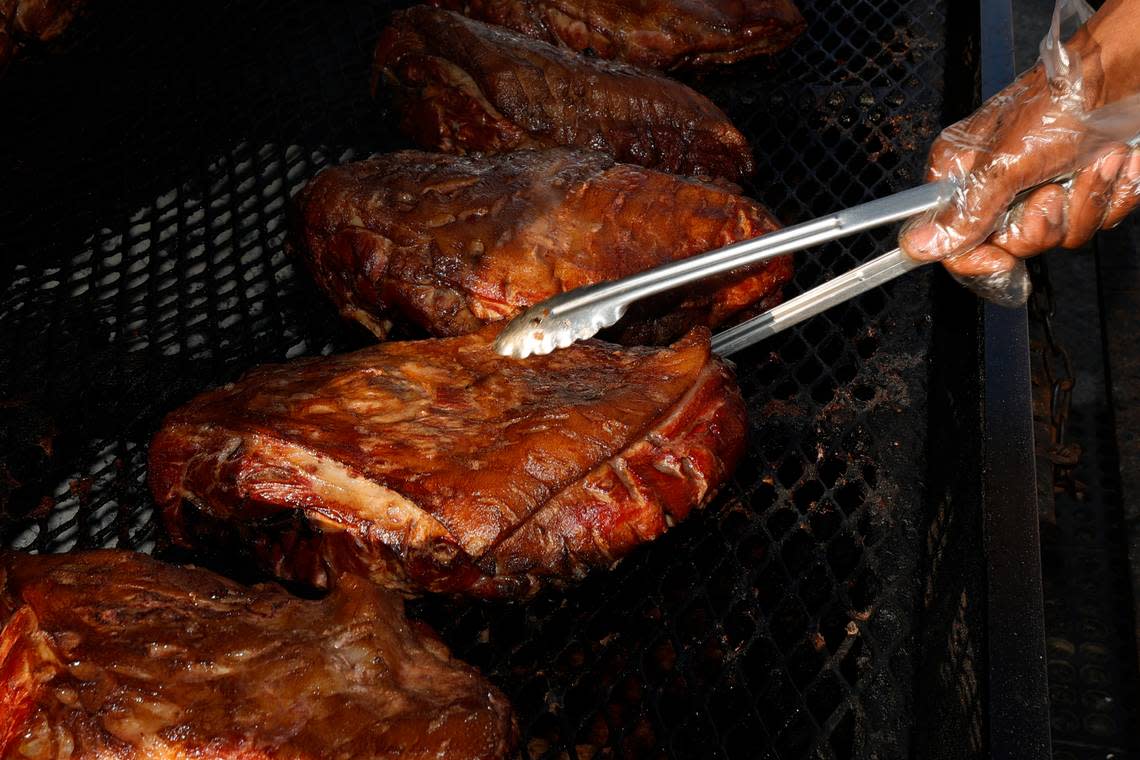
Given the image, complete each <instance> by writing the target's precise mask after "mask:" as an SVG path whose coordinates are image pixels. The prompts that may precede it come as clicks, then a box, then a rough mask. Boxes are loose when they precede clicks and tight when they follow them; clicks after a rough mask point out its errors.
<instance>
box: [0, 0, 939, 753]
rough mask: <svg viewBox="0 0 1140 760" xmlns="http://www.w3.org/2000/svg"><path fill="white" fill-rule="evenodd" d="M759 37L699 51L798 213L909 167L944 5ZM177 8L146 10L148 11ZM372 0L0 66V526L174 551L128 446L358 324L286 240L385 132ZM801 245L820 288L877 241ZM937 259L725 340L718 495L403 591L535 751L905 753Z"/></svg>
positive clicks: (97, 30) (194, 22)
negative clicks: (735, 404)
mask: <svg viewBox="0 0 1140 760" xmlns="http://www.w3.org/2000/svg"><path fill="white" fill-rule="evenodd" d="M804 5H805V8H804V11H805V15H806V16H807V17H808V18H809V21H810V28H809V31H808V34H807V35H806V36H805V38H803V39H802V40H800V42H799V43H798V44H797V45H796V46H795V48H794V49H793V50H791V51H789V52H787V53H785V54H783V55H781V56H779V57H778V58H776V59H773V60H770V61H757V62H753V63H749V64H746V65H742V66H738V67H735V68H731V69H724V70H717V71H715V72H709V73H705V74H700V75H695V76H693V77H692V79H691V81H692V83H693V84H694V86H696V87H697V88H699V89H701V90H703V91H705V92H706V93H708V94H709V95H710V96H711V97H713V99H714V100H716V101H717V102H718V103H720V104H721V105H723V106H724V107H725V108H726V110H727V111H728V112H729V114H730V115H731V116H732V118H733V119H734V120H735V121H736V123H737V124H738V125H739V126H740V128H741V129H742V131H744V132H745V133H746V134H748V135H749V136H750V138H751V139H752V142H753V145H754V148H755V152H756V157H757V164H758V167H759V169H758V171H757V174H756V178H755V181H754V182H753V183H752V185H751V186H750V187H748V188H747V190H748V192H749V193H750V194H751V195H753V196H754V197H757V198H760V199H761V200H763V201H765V202H766V203H768V204H769V205H770V206H771V207H772V208H773V209H774V210H775V211H776V212H777V214H778V215H779V216H780V217H781V218H783V219H784V220H787V221H793V220H803V219H806V218H809V217H811V216H813V215H817V214H820V213H824V212H828V211H832V210H834V209H835V208H837V207H839V206H841V205H845V204H851V203H855V202H858V201H861V200H865V199H869V198H871V197H876V196H881V195H884V194H886V193H889V192H891V191H893V190H897V189H901V188H903V187H905V186H908V185H910V184H912V183H914V182H916V181H917V179H918V178H919V175H920V171H921V167H922V155H923V153H924V152H925V147H926V145H928V144H929V142H930V140H931V139H932V138H933V136H934V133H935V131H936V124H937V122H938V120H939V118H940V115H941V113H942V109H943V103H942V95H941V92H942V81H943V70H942V65H943V52H944V50H945V47H946V39H945V38H946V30H945V25H946V19H945V17H944V12H943V10H942V8H941V6H939V5H938V4H937V3H935V2H933V1H932V0H925V1H915V2H904V1H903V0H860V1H859V2H840V1H839V0H832V1H830V2H824V1H823V0H820V2H814V3H804ZM159 6H161V7H159ZM385 12H386V8H385V4H384V3H380V2H355V3H351V2H344V3H332V4H322V5H321V6H320V7H317V6H314V5H313V4H310V3H299V2H287V3H270V2H256V1H250V2H241V3H205V4H200V3H199V4H193V5H190V6H186V5H183V6H181V7H179V6H178V4H176V5H175V6H168V5H167V4H152V3H145V2H142V0H128V1H127V2H123V3H104V4H100V5H98V6H97V7H96V8H95V9H94V10H93V12H92V14H91V15H90V17H89V18H88V19H86V20H85V22H84V25H82V26H81V27H80V28H78V29H77V30H75V34H74V35H73V37H72V42H71V44H70V47H69V49H68V50H67V51H66V52H65V54H63V55H61V56H59V57H55V58H41V59H30V60H26V61H24V62H23V63H22V64H21V66H20V67H19V68H17V69H15V70H14V71H13V72H11V74H10V76H9V77H8V79H7V80H5V81H2V82H0V102H3V103H5V104H8V105H13V106H18V107H15V108H6V113H5V115H4V118H3V119H2V120H0V134H2V135H3V138H4V139H3V140H2V141H0V164H2V165H5V166H10V167H11V170H10V171H9V172H8V176H7V178H6V182H5V184H4V186H3V187H2V188H0V258H2V261H3V267H4V269H2V270H0V272H2V273H3V274H4V281H3V291H2V294H0V376H2V378H3V379H2V380H0V447H2V449H3V451H2V452H0V457H2V458H0V499H2V500H3V504H0V506H3V507H4V509H5V517H4V519H3V522H2V524H0V533H2V535H0V538H2V539H3V542H4V543H5V544H6V545H9V546H16V547H21V548H30V549H34V550H39V551H64V550H69V549H72V548H84V547H93V546H104V545H118V546H126V547H139V548H143V549H144V550H151V549H152V548H154V547H155V545H156V542H157V545H158V547H159V548H161V547H162V536H161V531H160V529H159V528H158V526H157V525H156V523H155V522H154V520H153V516H152V513H151V503H150V501H149V497H148V495H147V493H146V488H145V459H146V444H147V441H148V439H149V437H150V435H151V434H152V433H153V431H154V429H155V428H156V426H157V425H158V423H159V421H160V420H161V416H162V414H163V413H165V412H166V411H167V410H169V409H170V408H172V407H173V406H175V405H176V404H178V403H180V402H182V401H184V400H185V399H187V398H189V397H190V396H191V395H192V394H194V393H196V392H198V391H199V390H202V389H203V388H206V387H208V386H211V385H214V384H217V383H219V382H222V381H224V380H227V379H231V378H232V377H234V376H235V375H236V374H238V373H240V372H241V371H243V370H245V369H247V368H249V367H251V366H253V365H255V364H258V363H261V362H264V361H271V360H282V359H285V358H287V357H293V356H298V355H303V354H313V353H321V352H323V353H327V352H331V351H334V350H343V349H346V348H351V347H353V346H356V345H360V344H361V342H362V341H364V340H365V338H364V336H363V335H362V334H361V333H360V332H358V331H356V330H354V329H353V328H351V327H349V326H346V325H344V324H342V323H341V322H340V321H339V320H338V319H337V318H336V316H335V314H334V313H333V311H332V309H331V308H330V307H329V306H328V305H327V304H326V303H325V302H324V300H323V299H322V297H321V296H320V295H319V294H318V293H317V292H316V291H315V290H314V288H313V287H312V286H311V285H310V283H309V282H308V281H307V279H306V278H305V277H304V276H303V273H300V272H298V271H297V270H296V269H295V268H294V265H293V264H292V263H291V262H290V261H289V260H288V259H287V258H286V257H285V255H284V253H283V252H282V247H281V241H282V239H283V236H284V225H285V214H286V209H287V204H288V199H289V197H290V195H291V194H292V193H293V192H294V191H295V190H296V189H297V187H299V186H300V184H301V183H303V182H304V181H305V180H306V179H307V178H308V177H310V176H312V174H314V173H315V172H316V171H317V170H318V169H319V168H320V167H322V166H324V165H327V164H330V163H336V162H340V161H345V160H349V159H352V158H354V157H361V156H364V155H367V154H368V153H370V152H373V151H377V150H384V149H391V148H394V147H397V146H403V145H404V143H403V141H402V140H401V138H399V137H398V136H396V135H395V134H394V133H393V131H392V125H393V119H392V118H391V116H390V115H389V114H386V113H385V109H384V106H383V105H382V104H376V103H373V102H372V101H371V100H370V99H369V98H368V95H367V83H368V63H369V57H370V51H371V45H372V41H373V39H374V37H375V35H376V33H377V31H378V30H379V29H380V28H381V26H382V23H383V16H384V13H385ZM888 243H889V237H888V236H887V235H886V234H874V235H873V234H864V235H861V236H859V237H857V238H854V239H852V240H849V241H846V243H845V244H843V245H832V246H829V247H827V248H825V249H822V250H820V251H815V252H812V253H810V254H807V255H804V256H802V257H801V259H800V261H799V262H798V274H797V277H796V282H795V288H804V287H809V286H811V285H813V284H815V283H816V282H818V281H819V280H820V279H821V278H823V277H825V276H827V275H828V274H829V273H833V272H837V271H842V270H843V269H846V268H848V267H849V266H851V265H853V264H854V263H856V262H857V261H861V260H864V259H866V258H867V257H869V256H871V255H872V254H873V253H875V252H878V251H881V250H883V249H884V247H885V246H886V245H887V244H888ZM928 295H929V282H928V281H927V280H926V279H925V278H923V277H919V276H914V277H912V278H911V279H909V280H906V281H902V282H898V283H895V284H893V285H892V286H890V287H889V288H888V289H886V290H879V291H875V292H872V293H869V294H867V295H866V296H864V297H863V298H861V299H859V300H858V301H856V302H853V303H851V304H848V305H845V306H842V307H839V308H837V309H835V310H833V311H831V312H829V313H828V314H827V315H825V316H822V317H818V318H816V319H815V320H812V321H811V322H808V323H806V324H804V325H802V326H801V327H800V328H799V329H797V330H794V331H792V332H790V333H789V334H787V335H785V336H781V337H780V338H778V339H775V340H772V341H770V342H768V343H767V344H765V345H761V346H757V347H755V348H753V349H751V350H749V351H748V352H746V353H744V354H742V355H739V356H738V357H736V358H737V361H738V365H739V375H740V381H741V384H742V387H743V389H744V392H745V396H746V398H747V400H748V404H749V409H750V412H751V418H752V431H751V432H752V444H751V449H750V451H749V455H748V457H747V459H746V461H745V462H744V463H743V465H742V466H741V467H740V470H739V472H738V474H737V476H736V478H735V480H734V481H733V482H732V483H731V485H730V486H729V487H728V488H727V489H726V492H725V493H724V494H723V495H722V496H721V498H719V499H718V501H717V503H716V504H715V505H714V506H712V507H711V508H710V509H709V510H708V511H707V512H706V513H704V514H702V515H700V516H697V517H695V518H694V519H692V520H690V521H689V523H687V524H685V525H683V526H681V527H679V528H678V529H676V530H674V531H673V532H671V533H670V534H669V535H667V536H666V537H665V538H664V539H663V540H661V541H659V542H657V543H656V544H655V545H653V546H650V547H647V548H646V549H645V550H643V551H639V552H637V553H636V554H635V555H634V556H632V557H631V558H630V559H629V560H628V561H627V562H625V563H624V564H623V565H622V566H621V567H620V568H619V569H618V570H617V571H615V572H613V573H610V574H607V575H599V576H597V577H594V578H592V579H591V580H589V581H588V582H587V583H586V584H585V585H584V586H583V587H581V588H580V589H577V590H575V591H573V592H571V593H569V594H566V595H564V596H550V597H545V598H542V599H539V600H537V601H536V602H534V603H531V604H528V605H525V606H517V605H501V604H500V605H492V604H460V603H450V602H445V601H440V600H428V601H425V602H421V603H418V604H417V605H415V607H416V610H417V611H418V613H419V614H422V615H423V616H425V617H426V618H427V619H429V620H431V621H432V622H434V623H435V624H436V625H437V626H438V627H439V628H440V629H441V630H442V632H443V635H444V637H445V638H446V639H447V640H448V642H449V643H450V644H451V645H452V646H453V647H454V648H455V650H456V652H457V653H458V654H459V655H460V656H462V657H464V658H466V659H468V660H469V661H471V662H473V663H475V664H476V665H478V666H479V667H481V668H482V669H483V670H484V671H485V672H486V673H488V674H489V675H490V676H491V677H492V678H493V679H494V680H495V681H496V682H497V683H498V684H500V685H501V686H502V687H503V688H504V689H505V690H506V691H507V693H508V694H509V695H510V696H511V698H512V701H513V702H514V704H515V706H516V708H517V711H518V713H519V717H520V723H521V725H522V727H523V730H524V751H525V753H526V754H527V755H529V756H532V757H578V758H589V757H608V756H623V757H624V756H674V757H698V756H722V755H723V756H732V757H780V758H798V757H804V758H807V757H812V758H816V757H818V758H831V757H837V758H838V757H851V756H859V757H878V758H892V757H904V756H907V755H908V751H909V742H910V739H909V734H908V732H909V730H910V727H911V726H912V723H913V719H914V716H913V712H914V708H913V702H914V690H915V684H914V681H915V669H916V662H917V658H918V654H919V653H918V651H917V650H918V644H917V622H916V621H917V619H918V609H919V606H920V598H919V597H920V593H921V589H922V584H923V577H922V573H923V570H922V567H923V564H922V563H923V542H924V536H925V533H926V531H927V529H928V525H927V523H928V522H929V520H928V518H927V516H926V507H925V504H924V494H923V490H922V481H923V477H924V473H925V471H926V470H925V467H926V465H925V452H926V446H927V440H926V409H927V399H926V379H927V359H928V352H929V349H930V344H931V332H930V326H929V323H928V319H927V316H926V314H927V308H926V305H925V304H926V301H927V298H928Z"/></svg>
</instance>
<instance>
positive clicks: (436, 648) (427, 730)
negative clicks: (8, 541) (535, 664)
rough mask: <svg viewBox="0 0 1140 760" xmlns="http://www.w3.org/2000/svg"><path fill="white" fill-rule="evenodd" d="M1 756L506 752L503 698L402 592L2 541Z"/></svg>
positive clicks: (509, 725)
mask: <svg viewBox="0 0 1140 760" xmlns="http://www.w3.org/2000/svg"><path fill="white" fill-rule="evenodd" d="M0 621H2V622H3V623H4V627H3V631H2V632H0V755H2V756H4V757H24V758H29V759H30V760H39V759H41V758H44V759H46V758H56V757H73V758H95V757H101V758H106V757H116V758H122V759H124V760H129V759H130V758H143V757H147V758H176V757H178V758H185V757H210V758H243V759H244V760H249V759H250V758H254V759H255V760H269V759H270V758H294V759H313V758H326V757H402V758H406V757H414V758H437V757H448V758H497V757H508V756H509V755H510V752H511V749H512V747H513V745H514V742H515V736H516V729H515V726H514V719H513V717H512V715H511V710H510V706H509V705H508V704H507V701H506V698H505V697H504V696H503V695H502V694H501V693H499V691H498V690H497V689H496V688H495V687H494V686H492V685H491V684H490V683H488V682H487V681H486V680H485V679H484V678H483V677H482V676H481V675H479V673H478V672H477V671H476V670H475V669H474V668H471V667H469V666H467V665H465V664H463V663H461V662H459V661H457V660H453V659H452V658H451V656H450V654H449V653H448V651H447V649H446V647H444V645H443V644H442V643H441V642H440V641H439V640H438V639H437V638H436V637H435V635H434V634H433V633H431V632H430V631H429V630H428V629H427V627H426V626H423V625H422V624H416V623H411V622H409V621H408V620H407V619H406V618H405V617H404V610H403V601H402V600H401V599H400V598H399V597H398V596H397V595H395V594H392V593H391V592H387V591H383V590H381V589H378V588H376V587H375V586H373V585H371V584H369V583H368V582H366V581H364V580H361V579H359V578H350V577H345V578H342V580H341V583H339V584H338V586H337V588H336V589H335V590H334V591H333V592H332V593H331V594H329V595H328V596H327V597H326V598H324V599H322V600H320V601H309V600H302V599H298V598H297V597H295V596H292V595H290V594H289V593H287V592H286V591H284V590H283V589H281V588H280V587H278V586H276V585H273V584H265V585H258V586H242V585H239V584H237V583H234V582H232V581H230V580H227V579H225V578H223V577H221V576H218V575H215V574H214V573H211V572H208V571H206V570H200V569H196V568H181V567H175V566H173V565H167V564H163V563H161V562H157V561H155V560H153V559H151V558H149V557H147V556H145V555H141V554H135V553H133V552H125V551H95V552H86V553H78V554H68V555H29V554H18V553H6V554H3V555H0Z"/></svg>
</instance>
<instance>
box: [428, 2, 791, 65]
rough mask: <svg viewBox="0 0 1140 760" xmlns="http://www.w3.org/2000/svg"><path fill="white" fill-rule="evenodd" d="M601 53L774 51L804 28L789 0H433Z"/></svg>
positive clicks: (729, 58) (719, 59)
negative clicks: (633, 0)
mask: <svg viewBox="0 0 1140 760" xmlns="http://www.w3.org/2000/svg"><path fill="white" fill-rule="evenodd" d="M431 2H432V4H433V5H437V6H439V7H442V8H447V9H449V10H453V11H459V12H461V13H465V14H467V15H468V16H470V17H472V18H477V19H480V20H481V21H487V22H489V23H492V24H499V25H501V26H505V27H509V28H510V29H514V30H515V31H517V32H520V33H522V34H525V35H527V36H528V37H535V38H537V39H540V40H545V41H547V42H550V43H552V44H555V45H562V46H564V47H567V48H570V49H571V50H576V51H578V52H588V53H591V54H593V55H597V56H599V57H601V58H612V59H617V60H621V61H626V62H628V63H634V64H637V65H639V66H650V67H652V68H656V69H672V68H683V67H700V66H706V65H709V64H718V63H735V62H736V61H741V60H744V59H746V58H751V57H753V56H756V55H762V54H765V53H775V52H777V51H779V50H782V49H784V48H785V47H787V46H788V45H790V44H791V43H792V41H793V40H794V39H795V38H796V37H797V36H799V34H800V33H801V32H803V30H804V26H805V23H804V19H803V16H801V15H800V12H799V10H798V9H797V8H796V6H794V5H793V4H792V3H791V2H790V0H654V1H653V2H636V3H631V2H628V1H625V2H623V1H622V0H617V1H615V0H601V1H600V2H599V1H598V0H431Z"/></svg>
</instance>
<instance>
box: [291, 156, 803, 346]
mask: <svg viewBox="0 0 1140 760" xmlns="http://www.w3.org/2000/svg"><path fill="white" fill-rule="evenodd" d="M296 205H297V207H298V212H297V214H296V216H297V218H298V220H299V222H298V224H297V225H296V227H297V232H296V233H295V236H294V237H295V238H296V239H298V241H299V243H300V244H299V245H297V246H295V247H296V248H297V249H299V250H300V251H301V252H302V254H303V256H304V257H305V259H306V261H307V263H308V265H309V269H310V270H311V272H312V273H313V276H314V278H315V280H316V281H317V283H318V284H319V285H320V287H321V288H322V289H323V290H324V291H325V293H327V294H328V295H329V297H330V298H331V299H332V300H333V302H334V303H335V304H336V306H337V308H338V309H339V310H340V312H341V314H342V315H344V316H345V317H346V318H348V319H353V320H356V321H358V322H360V323H361V324H363V325H364V326H365V327H366V328H368V329H369V330H371V331H372V332H373V333H374V334H375V335H376V336H377V337H380V338H384V337H386V335H387V333H388V330H389V329H390V327H391V325H392V323H393V321H394V320H397V319H403V320H404V321H408V322H411V323H413V324H415V325H417V326H419V327H421V328H424V329H426V330H427V331H428V332H429V333H431V334H433V335H436V336H440V337H448V336H455V335H463V334H466V333H470V332H475V331H477V330H479V329H481V328H483V327H485V326H486V325H488V324H491V323H494V322H498V321H500V320H505V319H509V318H510V317H513V316H515V315H516V314H518V313H519V312H521V311H522V310H524V309H525V308H527V307H528V306H531V305H533V304H536V303H538V302H540V301H543V300H545V299H546V298H548V297H550V296H552V295H555V294H556V293H560V292H563V291H565V290H569V289H572V288H576V287H580V286H583V285H589V284H592V283H596V282H602V281H606V280H613V279H617V278H619V277H624V276H626V275H630V274H635V273H637V272H640V271H643V270H645V269H649V268H651V267H654V266H657V265H658V264H662V263H665V262H668V261H673V260H675V259H680V258H685V257H688V256H692V255H695V254H698V253H703V252H705V251H708V250H711V249H714V248H718V247H720V246H723V245H727V244H729V243H732V242H736V241H738V240H745V239H748V238H752V237H756V236H758V235H762V234H765V233H767V232H771V231H772V230H775V229H777V228H778V224H777V223H776V221H775V219H774V218H773V217H772V215H771V214H770V213H768V211H767V210H766V209H765V208H764V207H763V206H761V205H760V204H759V203H756V202H755V201H752V200H749V199H748V198H744V197H743V196H740V195H738V194H736V193H734V192H731V191H730V190H728V189H726V188H724V187H723V186H721V185H714V184H710V183H707V182H702V181H700V180H695V179H687V178H683V177H677V176H673V175H669V174H664V173H661V172H657V171H654V170H652V169H646V168H643V167H640V166H634V165H631V164H619V163H615V162H614V161H613V159H611V158H609V157H608V156H605V155H603V154H600V153H596V152H592V151H581V150H572V149H566V148H552V149H546V150H538V151H533V150H524V151H516V152H513V153H507V154H503V155H499V156H492V157H461V156H448V155H441V154H438V153H424V152H420V151H402V152H399V153H390V154H386V155H382V156H376V157H373V158H370V159H368V160H365V161H360V162H356V163H351V164H346V165H344V166H337V167H333V168H330V169H326V170H324V171H323V172H321V173H320V174H318V175H317V176H316V177H315V178H314V179H313V180H312V181H311V182H310V183H309V184H308V185H307V186H306V187H305V189H304V190H303V191H302V192H301V193H300V194H299V195H298V198H297V204H296ZM650 219H652V220H653V221H652V223H647V221H648V220H650ZM791 274H792V266H791V260H790V259H779V260H776V261H773V262H767V263H764V264H761V265H759V266H756V267H751V268H749V269H748V270H747V271H746V272H742V273H734V274H733V275H732V276H729V277H724V278H720V279H719V280H718V281H715V282H711V283H710V282H708V281H703V282H701V283H699V285H698V286H696V287H693V288H690V289H687V290H683V291H677V292H675V293H671V294H669V297H668V298H666V299H661V300H658V301H657V302H655V303H654V304H648V305H646V307H645V308H642V309H640V313H639V314H636V315H635V317H636V318H635V319H632V320H630V319H627V320H623V323H622V326H621V328H620V332H617V333H616V334H614V335H612V336H610V337H611V338H612V339H614V340H616V341H618V342H638V343H653V344H661V343H667V342H669V341H672V340H675V339H677V338H678V337H680V336H681V335H683V334H684V333H685V332H686V331H687V330H688V329H689V328H691V327H692V326H694V325H706V326H709V327H713V326H715V325H717V324H719V323H721V322H723V321H724V320H725V319H727V318H729V317H730V316H732V314H733V313H735V312H737V311H740V310H743V309H747V308H748V307H749V306H751V305H752V304H755V303H756V302H758V301H761V300H767V301H770V302H778V299H779V295H780V289H781V286H782V285H783V284H784V283H785V282H787V281H788V280H789V279H790V278H791ZM669 314H672V315H674V318H665V317H666V316H667V315H669Z"/></svg>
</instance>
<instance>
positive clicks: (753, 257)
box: [591, 181, 956, 304]
mask: <svg viewBox="0 0 1140 760" xmlns="http://www.w3.org/2000/svg"><path fill="white" fill-rule="evenodd" d="M955 190H956V187H955V185H954V183H953V182H950V181H942V182H932V183H929V184H925V185H920V186H918V187H914V188H911V189H909V190H903V191H902V192H898V193H895V194H893V195H890V196H887V197H886V198H879V199H877V200H873V201H869V202H867V203H861V204H859V205H857V206H852V207H851V208H848V209H844V210H843V211H838V212H836V213H834V214H828V215H827V216H821V217H819V218H817V219H812V220H811V221H808V222H803V223H801V224H794V225H792V226H791V227H785V228H783V229H781V230H776V231H775V232H770V233H768V234H767V235H761V236H760V237H757V238H752V239H751V240H745V241H742V242H739V243H733V244H732V245H727V246H725V247H723V248H719V249H717V250H715V251H711V252H709V253H705V254H701V255H699V256H691V257H689V258H686V259H680V260H678V261H674V262H670V263H668V264H663V265H661V266H657V267H654V268H653V269H649V270H647V271H645V272H642V273H640V274H636V275H633V276H630V277H625V278H622V279H621V280H616V281H614V282H611V283H606V284H605V285H604V286H602V288H599V291H602V290H603V289H604V290H606V291H608V292H606V293H605V295H606V296H614V295H619V294H620V297H621V300H622V301H623V302H625V303H627V304H628V303H631V302H633V301H640V300H641V299H643V298H648V297H649V296H653V295H657V294H658V293H661V292H664V291H666V290H672V289H674V288H678V287H682V286H684V285H688V284H689V283H692V282H696V281H697V280H703V279H706V278H708V277H713V276H715V275H718V274H723V273H725V272H730V271H732V270H733V269H737V268H739V267H744V266H748V265H751V264H757V263H759V262H761V261H767V260H768V259H772V258H775V257H777V256H783V255H784V254H787V253H792V252H794V251H801V250H803V249H805V248H812V247H814V246H817V245H821V244H823V243H828V242H831V241H833V240H838V239H840V238H843V237H847V236H849V235H854V234H855V233H857V232H861V231H863V230H867V229H871V228H873V227H879V226H882V225H884V224H891V223H893V222H898V221H901V220H903V219H909V218H910V217H912V216H916V215H918V214H921V213H922V212H924V211H930V210H932V209H936V208H939V207H940V206H942V205H943V204H944V203H946V202H948V201H949V200H950V199H951V198H952V197H953V195H954V192H955ZM591 295H593V296H594V297H595V298H597V297H598V296H601V295H602V293H601V292H598V293H594V294H591Z"/></svg>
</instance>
